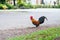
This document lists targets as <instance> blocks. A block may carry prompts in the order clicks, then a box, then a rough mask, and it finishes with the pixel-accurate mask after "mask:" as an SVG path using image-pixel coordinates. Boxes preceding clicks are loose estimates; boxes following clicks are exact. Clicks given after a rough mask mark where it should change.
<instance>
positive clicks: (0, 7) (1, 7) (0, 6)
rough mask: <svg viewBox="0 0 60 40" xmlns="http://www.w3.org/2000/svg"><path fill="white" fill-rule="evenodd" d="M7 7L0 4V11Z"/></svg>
mask: <svg viewBox="0 0 60 40" xmlns="http://www.w3.org/2000/svg"><path fill="white" fill-rule="evenodd" d="M7 8H8V7H7V6H6V5H5V4H0V9H7Z"/></svg>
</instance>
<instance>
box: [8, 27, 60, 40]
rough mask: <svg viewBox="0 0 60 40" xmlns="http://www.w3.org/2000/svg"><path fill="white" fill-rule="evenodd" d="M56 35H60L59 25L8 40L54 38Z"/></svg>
mask: <svg viewBox="0 0 60 40" xmlns="http://www.w3.org/2000/svg"><path fill="white" fill-rule="evenodd" d="M56 37H60V28H59V27H58V28H49V29H46V30H40V31H37V32H33V33H31V34H27V35H22V36H18V37H13V38H9V39H8V40H54V39H55V38H56Z"/></svg>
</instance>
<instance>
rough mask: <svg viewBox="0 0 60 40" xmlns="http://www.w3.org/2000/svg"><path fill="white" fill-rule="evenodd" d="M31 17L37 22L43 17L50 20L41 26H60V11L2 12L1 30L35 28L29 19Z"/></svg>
mask: <svg viewBox="0 0 60 40" xmlns="http://www.w3.org/2000/svg"><path fill="white" fill-rule="evenodd" d="M31 15H32V16H34V18H35V19H37V20H38V18H39V17H41V16H46V17H47V18H48V21H45V23H44V24H42V25H41V26H43V25H52V24H56V25H59V24H60V18H59V17H60V9H32V10H31V9H29V10H27V9H24V10H20V9H17V10H8V11H7V10H2V11H0V29H10V28H26V27H34V25H33V24H32V23H31V21H30V18H29V17H30V16H31Z"/></svg>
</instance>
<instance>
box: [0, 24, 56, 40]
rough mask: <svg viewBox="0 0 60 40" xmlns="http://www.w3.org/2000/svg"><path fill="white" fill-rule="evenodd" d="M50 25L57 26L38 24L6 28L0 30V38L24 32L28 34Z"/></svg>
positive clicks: (2, 39)
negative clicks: (36, 25)
mask: <svg viewBox="0 0 60 40" xmlns="http://www.w3.org/2000/svg"><path fill="white" fill-rule="evenodd" d="M51 27H57V25H55V26H51V25H48V26H39V27H28V28H23V29H20V28H19V29H17V28H15V29H8V30H0V40H6V39H7V38H10V37H15V36H20V35H26V34H30V33H32V32H36V31H39V30H45V29H47V28H51Z"/></svg>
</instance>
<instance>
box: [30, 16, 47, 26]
mask: <svg viewBox="0 0 60 40" xmlns="http://www.w3.org/2000/svg"><path fill="white" fill-rule="evenodd" d="M45 19H46V20H47V18H46V17H45V16H41V17H40V18H39V19H38V20H36V19H34V18H33V16H30V20H31V21H32V23H33V24H34V25H35V26H36V27H38V26H39V25H40V24H42V23H44V21H45Z"/></svg>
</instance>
